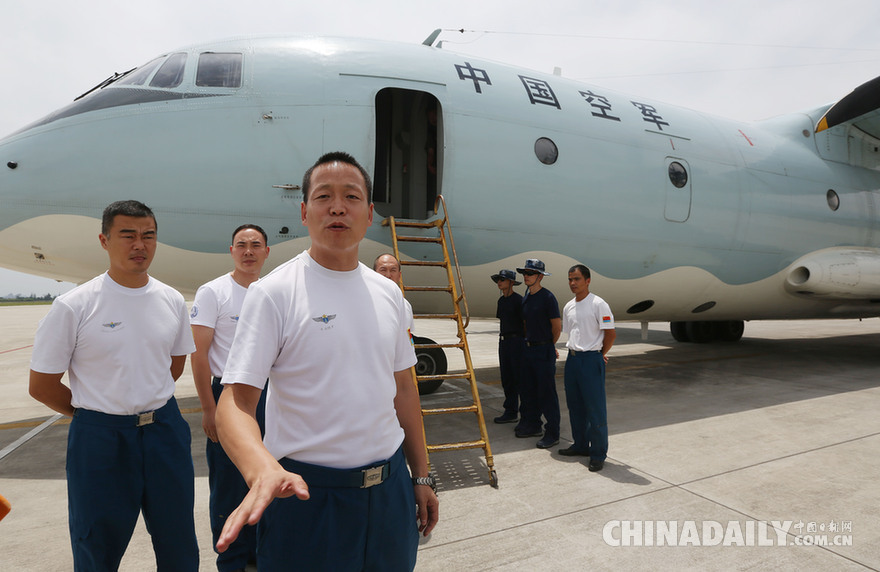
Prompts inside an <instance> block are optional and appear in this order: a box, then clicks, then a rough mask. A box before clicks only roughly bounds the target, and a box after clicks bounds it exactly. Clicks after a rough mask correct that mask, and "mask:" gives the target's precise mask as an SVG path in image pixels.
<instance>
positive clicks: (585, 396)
mask: <svg viewBox="0 0 880 572" xmlns="http://www.w3.org/2000/svg"><path fill="white" fill-rule="evenodd" d="M565 402H566V404H567V405H568V416H569V420H570V421H571V434H572V438H573V439H574V445H573V446H574V448H575V449H577V450H579V451H582V452H585V453H586V452H589V454H590V460H592V461H604V460H605V457H606V456H607V455H608V413H607V411H606V406H605V358H603V357H602V352H577V353H574V352H569V354H568V358H566V360H565Z"/></svg>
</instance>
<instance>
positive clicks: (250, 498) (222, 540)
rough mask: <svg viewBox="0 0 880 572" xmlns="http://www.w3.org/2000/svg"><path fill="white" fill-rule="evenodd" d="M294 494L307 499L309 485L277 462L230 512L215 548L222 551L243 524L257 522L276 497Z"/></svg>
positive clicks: (236, 535)
mask: <svg viewBox="0 0 880 572" xmlns="http://www.w3.org/2000/svg"><path fill="white" fill-rule="evenodd" d="M294 495H296V497H297V498H298V499H300V500H308V498H309V487H308V485H307V484H306V482H305V481H304V480H303V479H302V477H300V476H299V475H297V474H296V473H291V472H288V471H285V470H284V469H283V468H282V467H281V466H280V465H279V466H278V469H277V470H273V471H272V472H271V473H270V474H267V475H260V476H258V477H257V480H256V481H254V484H253V485H252V486H251V489H250V491H248V494H247V495H246V496H245V497H244V499H243V500H242V501H241V504H240V505H238V508H236V509H235V510H234V511H232V514H230V515H229V517H228V518H227V519H226V524H224V525H223V530H222V531H221V532H220V537H219V538H218V540H217V551H218V552H224V551H225V550H226V549H227V548H229V545H230V544H232V543H233V542H234V541H235V539H236V538H238V534H239V532H241V529H242V527H244V525H246V524H249V525H252V526H253V525H255V524H257V523H258V522H259V521H260V518H261V517H262V516H263V512H264V511H265V510H266V507H267V506H269V503H271V502H272V501H273V500H274V499H276V498H288V497H292V496H294Z"/></svg>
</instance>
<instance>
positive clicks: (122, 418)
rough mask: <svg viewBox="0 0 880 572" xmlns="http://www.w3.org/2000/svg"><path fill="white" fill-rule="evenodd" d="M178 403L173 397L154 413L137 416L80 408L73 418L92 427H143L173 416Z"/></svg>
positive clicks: (148, 412)
mask: <svg viewBox="0 0 880 572" xmlns="http://www.w3.org/2000/svg"><path fill="white" fill-rule="evenodd" d="M177 410H178V409H177V401H176V400H175V399H174V398H173V397H172V398H171V399H169V400H168V401H167V402H166V403H165V405H163V406H162V407H160V408H159V409H156V410H154V411H145V412H143V413H138V414H137V415H113V414H112V413H102V412H101V411H93V410H91V409H82V408H81V407H78V408H77V409H76V410H75V411H74V412H73V416H74V417H78V418H79V420H80V421H82V422H83V423H89V424H91V425H105V426H107V427H143V426H144V425H150V424H152V423H155V422H156V421H159V420H161V419H164V418H165V417H168V416H169V415H173V414H174V412H175V411H177Z"/></svg>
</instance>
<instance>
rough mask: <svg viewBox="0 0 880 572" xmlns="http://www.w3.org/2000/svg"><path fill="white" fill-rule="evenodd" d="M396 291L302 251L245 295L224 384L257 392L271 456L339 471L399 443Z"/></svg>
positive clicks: (408, 363)
mask: <svg viewBox="0 0 880 572" xmlns="http://www.w3.org/2000/svg"><path fill="white" fill-rule="evenodd" d="M407 327H408V324H407V318H406V310H405V305H404V303H403V295H402V294H401V292H400V288H399V287H398V286H397V285H396V284H394V283H393V282H391V281H390V280H388V279H387V278H385V277H384V276H382V275H381V274H378V273H376V272H373V271H372V270H370V269H369V268H367V267H366V266H364V265H363V264H359V265H358V267H357V268H356V269H355V270H352V271H349V272H336V271H333V270H328V269H326V268H324V267H322V266H321V265H320V264H318V263H317V262H315V261H314V260H313V259H312V258H311V256H309V254H308V252H303V253H301V254H299V255H298V256H297V257H295V258H293V259H292V260H290V261H288V262H286V263H284V264H282V265H281V266H279V267H278V268H276V269H275V270H273V271H272V272H271V273H269V274H268V275H267V276H266V277H264V278H263V279H261V280H259V281H258V282H255V283H254V284H252V285H251V286H250V288H248V295H247V297H246V298H245V301H244V305H243V306H242V309H241V314H240V319H239V321H238V327H237V329H236V332H235V341H234V342H233V343H232V349H231V350H230V352H229V360H228V361H227V363H226V372H225V374H224V376H223V383H224V384H230V383H245V384H248V385H251V386H254V387H259V388H262V387H263V386H264V385H265V384H266V378H267V377H268V378H269V390H268V394H267V397H266V434H265V438H264V442H265V444H266V448H267V449H268V450H269V452H270V453H272V455H273V456H274V457H275V458H276V459H280V458H282V457H290V458H292V459H296V460H298V461H302V462H305V463H313V464H317V465H323V466H327V467H335V468H340V469H347V468H353V467H359V466H363V465H366V464H368V463H373V462H375V461H379V460H382V459H387V458H389V457H391V456H392V455H393V454H394V452H395V451H397V449H398V447H399V446H400V444H401V443H402V442H403V438H404V433H403V429H402V428H401V427H400V423H399V422H398V420H397V414H396V412H395V409H394V397H395V395H396V393H397V386H396V384H395V381H394V372H397V371H403V370H406V369H408V368H410V367H412V366H413V365H414V364H415V363H416V357H415V352H414V350H413V347H412V344H411V343H410V341H409V336H408V335H407Z"/></svg>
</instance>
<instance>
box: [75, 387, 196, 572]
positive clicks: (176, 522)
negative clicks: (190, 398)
mask: <svg viewBox="0 0 880 572" xmlns="http://www.w3.org/2000/svg"><path fill="white" fill-rule="evenodd" d="M136 418H137V416H135V415H108V414H106V413H100V412H97V411H90V410H87V409H77V410H76V412H75V413H74V416H73V421H72V422H71V424H70V430H69V431H68V434H67V499H68V510H69V522H70V542H71V545H72V547H73V564H74V569H75V570H78V571H80V570H81V571H89V572H94V571H103V570H117V569H118V568H119V562H120V561H121V560H122V555H123V554H124V553H125V549H126V547H128V542H129V541H130V540H131V535H132V533H133V532H134V527H135V524H136V523H137V519H138V514H139V513H140V512H141V511H143V515H144V522H145V523H146V525H147V531H148V532H149V533H150V537H151V539H152V541H153V550H154V551H155V553H156V569H157V570H162V571H165V570H187V571H195V570H198V568H199V547H198V544H197V542H196V530H195V523H194V521H193V501H194V497H195V492H194V479H195V475H194V473H193V463H192V453H191V451H190V442H191V435H190V429H189V425H188V424H187V423H186V421H184V419H183V417H181V415H180V410H179V409H178V408H177V402H176V401H175V400H174V398H173V397H172V398H171V399H169V400H168V402H167V403H166V404H165V405H164V406H163V407H162V408H161V409H158V410H156V411H155V413H154V419H155V420H154V422H153V423H150V424H148V425H143V426H141V427H137V426H136V423H137V421H136Z"/></svg>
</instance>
